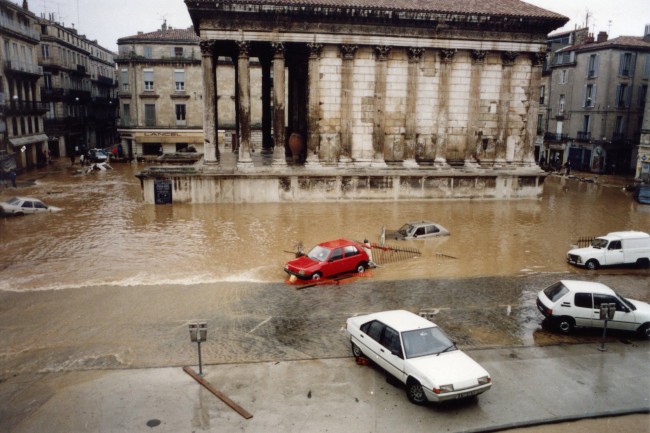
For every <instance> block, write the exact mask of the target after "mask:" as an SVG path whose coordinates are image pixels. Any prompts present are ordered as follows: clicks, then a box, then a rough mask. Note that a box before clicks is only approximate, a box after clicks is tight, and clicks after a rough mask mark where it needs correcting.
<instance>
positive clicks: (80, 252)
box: [0, 161, 650, 290]
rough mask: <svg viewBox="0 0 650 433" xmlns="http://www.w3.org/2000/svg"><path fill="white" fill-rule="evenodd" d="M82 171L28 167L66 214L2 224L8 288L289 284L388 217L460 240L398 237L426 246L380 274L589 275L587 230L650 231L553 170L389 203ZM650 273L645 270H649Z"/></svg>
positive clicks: (636, 217) (637, 216)
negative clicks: (299, 251)
mask: <svg viewBox="0 0 650 433" xmlns="http://www.w3.org/2000/svg"><path fill="white" fill-rule="evenodd" d="M114 168H115V170H114V171H111V172H96V173H92V174H91V175H77V174H75V172H74V171H73V170H71V169H70V168H69V167H68V166H66V165H65V162H62V161H59V162H58V163H57V165H54V166H50V167H48V168H46V169H43V170H42V171H39V172H34V173H28V174H26V175H24V177H25V179H22V180H23V181H25V180H27V179H28V178H33V179H36V184H35V185H34V186H29V187H25V188H20V189H19V190H18V191H14V190H0V198H1V199H3V200H4V199H6V198H8V197H10V196H11V195H14V194H16V193H18V194H20V195H27V196H36V197H39V198H42V199H43V200H44V201H45V202H46V203H48V204H51V205H55V206H60V207H62V208H63V211H62V212H59V213H57V214H51V215H35V216H28V217H24V218H7V219H2V220H0V240H1V243H2V255H0V275H1V276H2V278H1V279H0V290H46V289H56V288H70V287H84V286H96V285H125V286H128V285H140V284H160V283H171V284H179V285H184V284H194V283H200V282H214V281H281V280H284V279H285V278H286V275H285V274H284V272H283V271H282V266H283V264H284V262H286V261H287V260H288V259H290V258H291V257H292V256H291V254H290V253H288V251H291V250H293V247H294V245H295V244H296V243H297V242H298V241H301V242H302V243H303V244H304V246H305V248H306V249H309V248H311V246H313V245H314V244H316V243H318V242H321V241H325V240H329V239H333V238H338V237H348V238H352V239H357V240H363V239H364V238H368V239H369V240H370V241H378V240H379V235H380V232H381V227H382V225H385V226H386V228H387V229H397V228H399V227H400V226H401V225H402V224H403V223H404V222H407V221H413V220H419V219H430V220H434V221H436V222H439V223H440V224H442V225H443V226H445V227H447V228H448V229H449V230H450V231H451V236H449V237H442V238H435V239H428V240H420V241H418V240H413V241H392V240H391V241H390V242H391V243H398V244H400V243H401V244H403V245H406V246H409V247H412V248H417V249H419V250H420V251H422V255H421V257H419V258H417V259H412V260H407V261H401V262H398V263H393V264H388V265H385V266H383V267H381V268H379V269H376V270H375V271H374V272H373V278H376V279H386V280H393V279H407V278H426V277H432V276H433V277H461V276H462V277H468V276H481V275H512V274H530V273H539V272H583V271H582V270H579V269H576V268H573V267H570V266H568V265H566V264H565V261H564V260H565V254H566V251H567V250H568V249H569V248H571V246H572V244H573V243H574V242H575V240H576V239H577V238H578V237H580V236H594V235H599V234H604V233H606V232H608V231H613V230H624V229H637V230H643V231H649V230H650V213H649V212H648V211H647V209H646V208H647V206H646V207H645V208H644V207H643V206H642V205H639V204H637V203H636V202H634V201H633V200H632V199H631V196H630V193H628V192H625V191H623V190H622V189H619V188H612V187H602V186H598V185H595V184H590V183H584V182H579V181H577V180H567V179H563V178H559V177H552V178H548V179H547V181H546V185H545V188H544V195H543V198H542V199H541V200H517V201H469V200H464V201H426V202H425V201H422V202H409V203H397V202H381V203H340V202H332V203H304V204H303V203H271V204H237V205H224V204H201V205H183V204H174V205H167V206H156V205H150V204H145V203H143V202H142V199H141V191H140V182H139V180H138V179H137V178H136V177H135V176H134V174H135V173H137V172H138V171H139V170H140V169H141V168H142V166H139V167H138V166H132V165H129V164H115V165H114ZM641 272H644V271H641Z"/></svg>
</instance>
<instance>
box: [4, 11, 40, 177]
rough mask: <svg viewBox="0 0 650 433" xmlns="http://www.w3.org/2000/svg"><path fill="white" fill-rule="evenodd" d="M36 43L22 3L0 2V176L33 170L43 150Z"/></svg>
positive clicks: (34, 20) (36, 35)
mask: <svg viewBox="0 0 650 433" xmlns="http://www.w3.org/2000/svg"><path fill="white" fill-rule="evenodd" d="M40 39H41V37H40V33H39V31H38V26H37V17H36V16H35V15H34V14H33V13H31V12H30V11H29V9H28V5H27V2H26V1H23V3H22V6H19V5H17V4H15V3H13V2H11V1H7V0H0V44H1V45H0V173H3V172H4V173H6V172H8V171H9V170H12V169H13V170H16V171H18V172H20V171H22V170H24V169H29V168H32V167H35V166H36V165H37V164H38V163H39V161H40V160H41V159H42V158H43V152H44V151H45V150H46V146H47V135H45V132H44V128H43V115H44V114H45V112H46V111H47V108H46V106H45V105H44V104H43V103H42V102H41V89H40V86H39V81H40V79H41V76H42V68H41V67H40V66H39V65H38V61H37V52H38V48H39V45H38V44H39V42H40Z"/></svg>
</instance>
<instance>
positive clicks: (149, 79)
mask: <svg viewBox="0 0 650 433" xmlns="http://www.w3.org/2000/svg"><path fill="white" fill-rule="evenodd" d="M142 76H143V78H144V90H153V69H143V70H142Z"/></svg>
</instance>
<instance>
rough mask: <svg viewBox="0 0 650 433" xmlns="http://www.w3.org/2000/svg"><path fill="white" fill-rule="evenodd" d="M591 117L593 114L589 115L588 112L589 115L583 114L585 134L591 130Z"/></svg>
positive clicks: (583, 131) (583, 130)
mask: <svg viewBox="0 0 650 433" xmlns="http://www.w3.org/2000/svg"><path fill="white" fill-rule="evenodd" d="M590 117H591V116H589V115H588V114H587V115H585V116H583V118H582V133H583V134H587V133H588V131H589V120H590Z"/></svg>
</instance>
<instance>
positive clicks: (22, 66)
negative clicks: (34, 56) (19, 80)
mask: <svg viewBox="0 0 650 433" xmlns="http://www.w3.org/2000/svg"><path fill="white" fill-rule="evenodd" d="M5 70H7V71H12V72H25V73H27V74H32V75H43V68H42V67H41V66H38V65H34V64H29V63H25V62H18V61H15V60H7V61H5Z"/></svg>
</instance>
